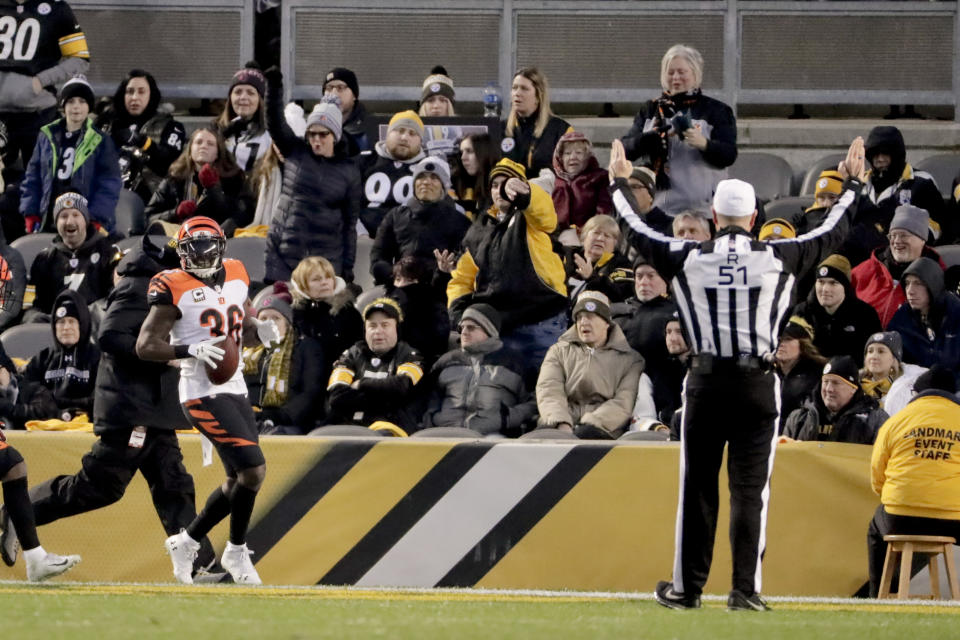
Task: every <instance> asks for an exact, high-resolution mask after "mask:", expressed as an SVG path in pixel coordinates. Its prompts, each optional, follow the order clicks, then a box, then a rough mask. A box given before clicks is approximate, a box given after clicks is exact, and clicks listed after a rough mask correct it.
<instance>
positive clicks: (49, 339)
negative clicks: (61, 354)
mask: <svg viewBox="0 0 960 640" xmlns="http://www.w3.org/2000/svg"><path fill="white" fill-rule="evenodd" d="M0 344H3V350H4V351H6V352H7V355H8V356H10V357H11V358H23V359H24V360H29V359H30V358H32V357H33V356H34V355H36V354H38V353H40V351H41V350H43V349H45V348H47V347H52V346H53V331H52V330H51V329H50V324H49V323H47V322H30V323H27V324H18V325H17V326H15V327H10V328H9V329H7V330H6V331H4V332H3V333H2V334H0Z"/></svg>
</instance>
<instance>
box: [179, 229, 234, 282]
mask: <svg viewBox="0 0 960 640" xmlns="http://www.w3.org/2000/svg"><path fill="white" fill-rule="evenodd" d="M226 246H227V243H226V241H225V240H224V239H223V237H222V236H215V235H211V234H209V233H206V232H199V233H198V234H197V235H195V236H191V237H188V238H184V239H183V240H180V241H179V242H178V243H177V255H178V256H180V266H181V267H183V269H184V270H185V271H188V272H190V273H191V274H193V275H195V276H197V277H198V278H209V277H210V276H212V275H214V274H216V273H217V271H219V270H220V268H221V267H222V266H223V252H224V250H225V249H226Z"/></svg>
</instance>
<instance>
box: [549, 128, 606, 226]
mask: <svg viewBox="0 0 960 640" xmlns="http://www.w3.org/2000/svg"><path fill="white" fill-rule="evenodd" d="M575 141H583V142H586V143H587V144H588V145H589V144H590V141H589V140H588V139H587V137H586V136H584V135H583V134H582V133H580V132H576V131H574V132H570V133H567V134H564V136H563V137H562V138H560V141H559V142H558V143H557V147H556V149H555V150H554V152H553V172H554V173H555V174H557V180H556V182H555V183H554V185H553V193H551V194H550V197H552V198H553V206H554V208H555V209H556V210H557V229H559V230H561V231H562V230H563V229H566V228H568V227H576V228H578V229H579V228H581V227H583V225H584V223H586V221H587V220H589V219H590V218H592V217H593V216H595V215H597V214H599V213H605V214H610V213H612V212H613V200H611V199H610V192H609V191H608V190H607V185H608V184H609V183H610V178H609V176H608V175H607V170H606V169H601V168H600V163H599V162H597V157H596V156H595V155H593V150H592V149H590V150H589V153H590V156H589V158H588V159H587V163H586V165H585V166H584V168H583V170H582V171H580V173H578V174H576V175H570V174H569V173H567V172H566V171H564V170H563V159H562V157H561V154H562V152H563V145H564V144H565V143H567V142H575Z"/></svg>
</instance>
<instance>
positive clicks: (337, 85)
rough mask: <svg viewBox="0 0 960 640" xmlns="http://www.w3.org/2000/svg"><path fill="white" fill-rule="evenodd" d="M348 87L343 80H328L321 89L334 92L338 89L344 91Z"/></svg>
mask: <svg viewBox="0 0 960 640" xmlns="http://www.w3.org/2000/svg"><path fill="white" fill-rule="evenodd" d="M349 88H350V87H348V86H347V84H346V83H344V82H328V83H327V84H326V85H325V86H324V87H323V90H324V91H336V92H338V93H339V92H340V91H346V90H347V89H349Z"/></svg>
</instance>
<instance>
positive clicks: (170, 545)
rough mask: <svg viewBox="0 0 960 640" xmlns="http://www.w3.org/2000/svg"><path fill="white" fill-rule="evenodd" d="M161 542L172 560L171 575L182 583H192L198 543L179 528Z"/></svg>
mask: <svg viewBox="0 0 960 640" xmlns="http://www.w3.org/2000/svg"><path fill="white" fill-rule="evenodd" d="M163 544H164V546H166V548H167V553H169V554H170V560H171V561H172V562H173V577H174V578H176V579H177V582H180V583H182V584H193V561H194V560H195V559H196V557H197V552H198V551H200V543H199V542H197V541H195V540H193V539H191V538H190V536H188V535H187V532H186V531H182V530H181V531H180V533H177V534H174V535H172V536H170V537H169V538H167V540H166V542H164V543H163Z"/></svg>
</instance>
